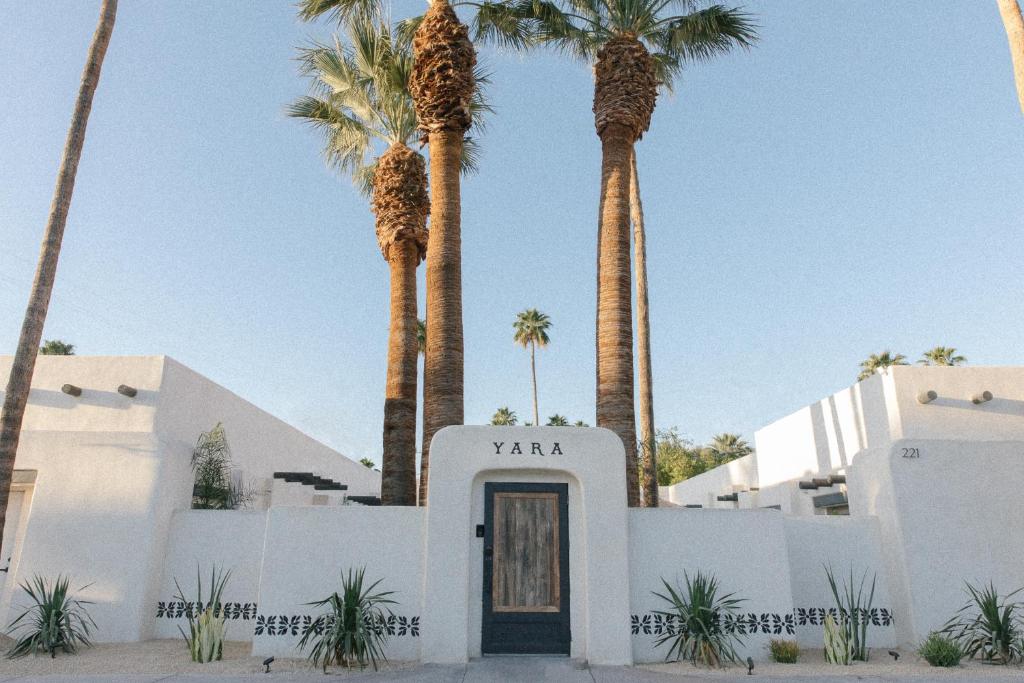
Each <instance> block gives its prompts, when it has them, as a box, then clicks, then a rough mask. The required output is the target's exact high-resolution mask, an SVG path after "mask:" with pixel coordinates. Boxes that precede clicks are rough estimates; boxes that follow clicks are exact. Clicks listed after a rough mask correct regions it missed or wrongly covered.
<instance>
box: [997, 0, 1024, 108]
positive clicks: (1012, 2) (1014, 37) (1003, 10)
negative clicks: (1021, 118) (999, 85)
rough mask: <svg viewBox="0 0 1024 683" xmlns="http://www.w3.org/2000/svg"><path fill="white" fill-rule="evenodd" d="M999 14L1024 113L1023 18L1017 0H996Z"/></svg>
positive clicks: (1018, 96) (1018, 97)
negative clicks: (1001, 18)
mask: <svg viewBox="0 0 1024 683" xmlns="http://www.w3.org/2000/svg"><path fill="white" fill-rule="evenodd" d="M998 2H999V14H1000V15H1001V16H1002V17H1003V27H1004V28H1005V29H1006V39H1007V40H1008V41H1009V43H1010V57H1011V58H1012V59H1013V77H1014V80H1015V81H1016V82H1017V99H1019V100H1020V110H1021V113H1024V19H1022V18H1021V14H1020V5H1019V4H1018V3H1017V0H998Z"/></svg>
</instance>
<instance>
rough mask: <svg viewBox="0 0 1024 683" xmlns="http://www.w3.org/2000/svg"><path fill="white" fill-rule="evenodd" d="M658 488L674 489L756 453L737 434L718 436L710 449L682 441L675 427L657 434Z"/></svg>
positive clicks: (686, 440) (708, 446) (709, 446)
mask: <svg viewBox="0 0 1024 683" xmlns="http://www.w3.org/2000/svg"><path fill="white" fill-rule="evenodd" d="M656 439H657V447H656V452H657V453H658V460H657V468H658V469H657V476H658V485H659V486H671V485H672V484H678V483H679V482H681V481H684V480H686V479H689V478H691V477H696V476H697V475H698V474H703V473H704V472H707V471H708V470H710V469H713V468H715V467H718V466H719V465H724V464H725V463H727V462H730V461H732V460H735V459H737V458H742V457H743V456H745V455H749V454H750V453H753V452H754V449H753V448H751V447H750V445H749V444H748V443H747V442H746V441H745V440H744V439H742V438H740V436H739V435H737V434H729V433H723V434H718V435H716V436H715V437H714V438H713V439H712V440H711V443H710V444H708V445H707V446H698V445H696V444H694V443H693V442H692V441H690V440H688V439H685V438H683V437H682V436H681V435H680V434H679V430H678V429H677V428H676V427H673V428H672V429H668V430H660V431H658V432H657V434H656Z"/></svg>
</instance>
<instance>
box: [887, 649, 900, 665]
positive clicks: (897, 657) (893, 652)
mask: <svg viewBox="0 0 1024 683" xmlns="http://www.w3.org/2000/svg"><path fill="white" fill-rule="evenodd" d="M889 654H891V655H892V658H893V661H897V662H898V661H900V653H899V652H896V650H889Z"/></svg>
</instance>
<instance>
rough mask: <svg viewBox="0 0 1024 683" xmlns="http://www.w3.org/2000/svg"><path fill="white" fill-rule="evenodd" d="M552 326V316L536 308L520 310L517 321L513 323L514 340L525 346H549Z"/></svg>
mask: <svg viewBox="0 0 1024 683" xmlns="http://www.w3.org/2000/svg"><path fill="white" fill-rule="evenodd" d="M550 328H551V318H549V317H548V316H547V315H546V314H544V313H541V312H540V311H538V310H537V309H536V308H528V309H526V310H525V311H520V312H519V314H518V315H517V316H516V321H515V322H514V323H512V329H513V330H514V332H513V335H512V340H513V341H515V343H517V344H519V345H520V346H522V347H523V348H526V347H527V346H530V345H531V344H532V345H534V346H547V345H548V342H550V341H551V339H550V338H549V337H548V330H549V329H550Z"/></svg>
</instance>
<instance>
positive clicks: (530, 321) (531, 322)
mask: <svg viewBox="0 0 1024 683" xmlns="http://www.w3.org/2000/svg"><path fill="white" fill-rule="evenodd" d="M550 327H551V319H550V318H548V316H547V315H545V314H543V313H541V312H540V311H538V310H537V309H536V308H528V309H526V310H525V311H521V312H520V313H519V315H518V316H516V321H515V322H514V323H512V328H513V329H514V330H515V334H513V336H512V338H513V340H514V341H515V342H516V343H517V344H519V345H520V346H522V347H523V348H524V349H525V348H526V347H530V372H531V374H532V375H533V423H534V424H540V413H539V412H538V410H537V347H538V346H547V345H548V342H549V341H551V340H550V338H549V337H548V329H549V328H550Z"/></svg>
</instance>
